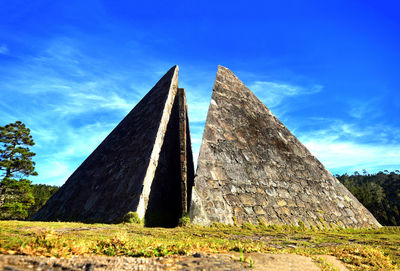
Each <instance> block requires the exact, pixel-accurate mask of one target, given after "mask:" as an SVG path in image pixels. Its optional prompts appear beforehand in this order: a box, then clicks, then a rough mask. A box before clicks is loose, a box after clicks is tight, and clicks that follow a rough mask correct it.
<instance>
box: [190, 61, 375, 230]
mask: <svg viewBox="0 0 400 271" xmlns="http://www.w3.org/2000/svg"><path fill="white" fill-rule="evenodd" d="M191 218H192V220H193V222H194V223H196V224H202V225H207V224H210V223H212V222H220V223H227V224H232V223H233V222H234V218H235V219H236V220H237V221H238V222H239V223H242V222H251V223H258V222H259V221H264V222H267V223H276V224H298V223H299V222H300V220H301V221H302V222H303V223H305V225H320V226H326V225H329V224H334V225H338V226H339V225H340V226H345V227H361V226H379V223H378V222H377V221H376V219H375V218H374V217H373V216H372V215H371V214H370V212H369V211H368V210H367V209H366V208H364V206H362V205H361V204H360V203H359V202H358V201H357V199H356V198H354V197H353V195H352V194H351V193H350V192H349V191H348V190H347V189H346V188H345V187H344V186H343V185H342V184H340V183H339V181H338V180H337V179H336V178H334V177H333V176H332V174H330V173H329V172H328V171H327V170H326V169H325V168H324V166H323V165H322V164H321V163H320V162H319V161H318V160H317V159H316V158H315V157H314V156H313V155H312V154H311V153H310V152H309V151H308V150H307V149H306V147H305V146H304V145H303V144H301V142H300V141H299V140H298V139H297V138H296V137H294V136H293V135H292V134H291V133H290V131H289V130H288V129H287V128H286V127H285V126H284V125H283V124H282V123H281V122H280V121H279V120H278V119H277V118H276V117H275V116H274V115H273V114H272V113H271V111H270V110H269V109H268V108H267V107H266V106H265V105H264V104H262V102H261V101H260V100H259V99H258V98H257V97H256V96H255V95H254V94H253V93H252V92H251V91H250V90H249V89H248V88H247V87H246V86H245V85H244V84H243V83H242V82H241V81H240V80H239V79H238V78H237V77H236V76H235V75H234V74H233V73H232V72H231V71H230V70H228V69H227V68H224V67H221V66H219V67H218V72H217V77H216V80H215V84H214V89H213V94H212V99H211V103H210V107H209V110H208V115H207V121H206V126H205V129H204V134H203V140H202V145H201V148H200V156H199V159H198V168H197V172H196V178H195V186H194V189H193V194H192V206H191ZM324 224H326V225H324Z"/></svg>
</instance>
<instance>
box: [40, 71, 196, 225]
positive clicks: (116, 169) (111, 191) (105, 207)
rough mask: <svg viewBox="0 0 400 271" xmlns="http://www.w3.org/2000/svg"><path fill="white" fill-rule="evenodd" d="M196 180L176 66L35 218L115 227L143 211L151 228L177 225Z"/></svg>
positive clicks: (184, 98) (183, 99)
mask: <svg viewBox="0 0 400 271" xmlns="http://www.w3.org/2000/svg"><path fill="white" fill-rule="evenodd" d="M82 140H85V139H84V138H82ZM193 178H194V169H193V158H192V150H191V143H190V133H189V125H188V117H187V103H186V97H185V92H184V90H183V89H178V66H175V67H173V68H171V69H170V70H169V71H168V72H167V73H166V74H165V75H164V76H163V77H162V78H161V79H160V80H159V81H158V83H157V84H156V85H155V86H154V87H153V88H152V89H151V90H150V91H149V93H148V94H147V95H146V96H145V97H144V98H143V99H142V100H141V101H140V102H139V103H138V104H137V105H136V106H135V107H134V108H133V109H132V111H131V112H130V113H129V114H128V115H127V116H126V117H125V118H124V119H123V120H122V121H121V122H120V123H119V124H118V126H117V127H116V128H115V129H114V130H113V131H112V132H111V133H110V134H109V135H108V136H107V138H106V139H104V141H103V142H102V143H101V144H100V145H99V146H98V147H97V148H96V149H95V150H94V151H93V153H92V154H91V155H90V156H89V157H88V158H87V159H86V160H85V161H84V162H83V163H82V164H81V165H80V166H79V168H78V169H77V170H76V171H75V172H74V173H73V174H72V175H71V177H69V179H68V180H67V181H66V183H65V184H64V185H63V186H62V187H61V188H60V189H59V190H58V191H57V192H56V193H55V194H54V195H53V196H52V197H51V198H50V199H49V200H48V201H47V203H46V204H45V205H44V206H43V207H42V208H41V209H40V210H39V211H38V212H37V213H36V214H35V215H34V217H33V219H34V220H53V221H54V220H60V221H86V222H106V223H110V222H118V221H120V220H121V219H122V218H123V217H124V215H125V214H127V213H128V212H137V214H138V215H139V217H140V218H142V219H143V218H145V221H146V224H147V225H149V226H166V227H172V226H176V225H177V224H178V219H179V218H180V217H182V215H184V214H185V213H187V211H188V208H189V204H188V202H189V203H190V199H191V196H190V195H191V187H192V185H193Z"/></svg>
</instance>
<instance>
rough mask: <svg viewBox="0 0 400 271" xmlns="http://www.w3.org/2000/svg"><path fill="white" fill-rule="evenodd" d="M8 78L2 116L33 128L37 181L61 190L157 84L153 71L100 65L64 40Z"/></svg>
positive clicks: (4, 84)
mask: <svg viewBox="0 0 400 271" xmlns="http://www.w3.org/2000/svg"><path fill="white" fill-rule="evenodd" d="M21 59H22V58H21ZM8 73H9V80H8V83H7V82H0V88H1V89H2V94H3V93H4V96H3V97H7V103H4V105H5V106H1V108H0V117H1V119H2V121H5V122H13V121H15V120H22V121H23V122H25V123H26V124H27V125H28V127H30V128H31V130H32V135H33V137H34V140H35V142H36V145H35V146H34V147H33V151H34V152H36V153H37V156H36V157H35V159H34V160H35V161H36V167H37V171H38V173H39V176H37V177H32V180H33V181H35V182H39V183H48V184H56V185H61V184H63V183H64V181H66V179H67V178H68V176H69V175H70V174H72V172H73V171H74V170H75V169H76V168H77V167H78V166H79V164H80V163H82V162H83V160H84V159H85V158H86V157H87V156H88V155H89V154H90V153H91V152H92V151H93V150H94V149H95V148H96V147H97V146H98V144H100V142H101V141H102V140H103V139H104V138H105V137H106V136H107V135H108V134H109V133H110V132H111V130H112V129H113V128H114V127H115V126H116V125H117V124H118V122H119V121H120V120H121V119H122V118H123V117H124V116H125V115H126V114H127V113H128V112H129V111H130V110H131V109H132V108H133V107H134V106H135V105H136V103H137V102H138V101H139V100H140V98H141V97H142V96H143V95H144V94H145V93H147V91H148V90H149V89H150V88H151V87H152V86H153V85H154V84H155V83H156V81H154V80H153V78H152V77H153V75H152V71H151V70H149V71H148V73H144V72H141V73H129V71H126V70H125V71H121V70H119V69H118V67H110V66H107V65H106V66H105V65H99V63H98V61H97V60H96V59H93V58H91V57H89V56H88V55H85V54H82V53H81V52H80V50H79V49H78V47H77V46H76V45H75V43H74V41H73V40H70V39H63V38H62V39H56V40H53V41H51V42H49V44H48V46H47V47H45V48H44V49H43V50H42V51H41V52H38V54H37V55H34V56H25V57H24V58H23V63H20V65H18V68H15V69H14V70H12V69H10V70H9V71H8ZM10 82H12V83H10ZM137 82H139V83H137ZM14 100H15V102H13V101H14ZM0 103H1V104H3V102H2V101H0ZM8 104H13V106H12V107H11V106H8Z"/></svg>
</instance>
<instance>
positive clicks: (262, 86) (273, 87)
mask: <svg viewBox="0 0 400 271" xmlns="http://www.w3.org/2000/svg"><path fill="white" fill-rule="evenodd" d="M249 89H250V90H252V91H253V92H254V93H255V94H256V95H257V96H258V97H259V98H260V99H261V100H262V101H263V102H264V104H265V105H266V106H268V107H270V108H273V107H276V106H278V105H280V104H281V103H282V101H283V100H284V99H285V98H288V97H293V96H298V95H309V94H314V93H318V92H320V91H322V89H323V86H322V85H311V86H308V87H303V86H298V85H292V84H287V83H276V82H268V81H255V82H254V83H251V84H250V85H249Z"/></svg>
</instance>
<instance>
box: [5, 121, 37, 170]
mask: <svg viewBox="0 0 400 271" xmlns="http://www.w3.org/2000/svg"><path fill="white" fill-rule="evenodd" d="M33 145H35V142H34V141H33V138H32V136H31V135H30V130H29V128H26V126H25V124H23V123H22V122H20V121H16V122H15V123H10V124H8V125H6V126H4V127H0V171H3V176H4V178H13V177H18V178H22V177H23V176H29V175H37V173H36V171H35V162H33V161H32V157H33V156H35V153H33V152H31V151H30V150H29V146H33Z"/></svg>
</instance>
